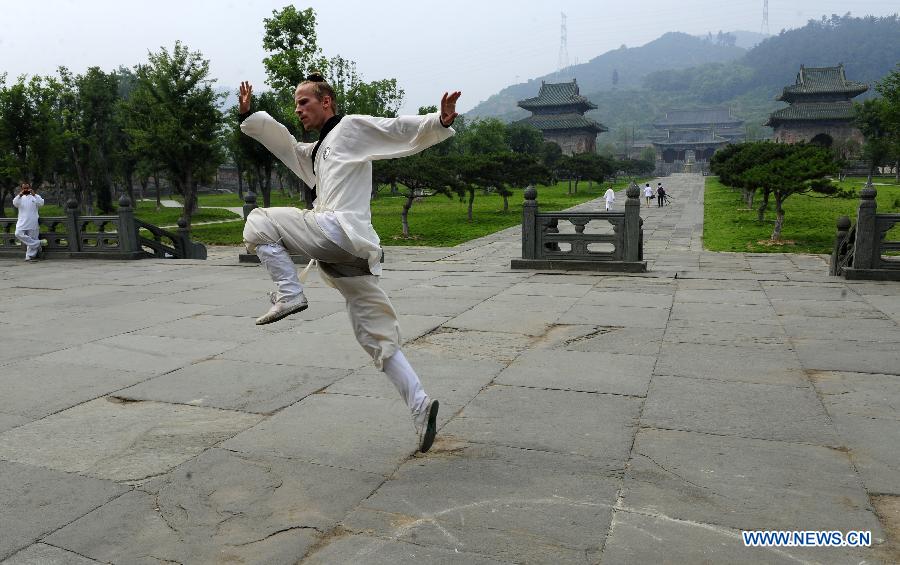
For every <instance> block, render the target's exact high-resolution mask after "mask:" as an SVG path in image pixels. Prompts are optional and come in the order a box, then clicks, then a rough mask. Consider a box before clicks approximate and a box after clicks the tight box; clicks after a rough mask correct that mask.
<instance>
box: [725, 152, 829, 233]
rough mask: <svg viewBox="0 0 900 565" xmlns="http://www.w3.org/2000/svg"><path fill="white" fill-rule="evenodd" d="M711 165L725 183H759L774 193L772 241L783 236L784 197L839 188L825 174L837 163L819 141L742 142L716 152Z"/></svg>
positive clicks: (734, 184) (760, 186) (753, 184)
mask: <svg viewBox="0 0 900 565" xmlns="http://www.w3.org/2000/svg"><path fill="white" fill-rule="evenodd" d="M720 153H721V156H719V154H720ZM712 166H713V172H715V173H716V174H719V179H720V180H721V181H722V182H723V183H724V184H727V185H729V186H737V187H741V186H751V187H759V188H760V189H761V190H763V193H764V194H765V195H768V194H772V195H773V196H774V197H775V227H774V229H773V230H772V236H771V238H772V240H773V241H777V240H779V239H781V233H782V229H783V227H784V201H785V200H786V199H787V198H788V197H790V196H791V195H793V194H806V193H810V192H816V193H819V194H823V195H826V196H831V195H835V194H836V193H837V192H838V189H837V188H836V187H835V186H834V185H832V184H831V183H830V182H829V180H828V179H827V178H826V177H827V176H828V175H832V174H834V173H836V172H837V170H838V163H837V162H836V161H835V160H834V156H833V154H832V153H831V151H829V150H828V149H826V148H823V147H819V146H817V145H810V144H805V143H800V144H795V145H790V144H786V143H772V142H768V141H766V142H755V143H742V144H737V145H735V146H732V147H726V148H725V149H723V150H722V151H720V152H719V153H717V154H716V155H715V156H714V158H713V164H712ZM766 197H767V196H766Z"/></svg>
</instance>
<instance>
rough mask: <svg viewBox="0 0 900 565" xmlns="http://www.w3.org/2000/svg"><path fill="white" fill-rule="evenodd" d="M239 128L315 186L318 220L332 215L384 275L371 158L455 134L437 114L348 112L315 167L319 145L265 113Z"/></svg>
mask: <svg viewBox="0 0 900 565" xmlns="http://www.w3.org/2000/svg"><path fill="white" fill-rule="evenodd" d="M241 131H242V132H244V133H245V134H247V135H249V136H250V137H252V138H253V139H255V140H257V141H259V142H260V143H262V144H263V145H264V146H265V147H266V148H267V149H268V150H269V151H271V152H272V154H274V155H275V156H276V157H278V159H279V160H281V162H282V163H284V164H285V166H287V167H288V168H289V169H291V170H292V171H294V173H296V174H297V176H299V177H300V178H301V179H303V182H305V183H306V184H308V185H309V186H315V187H316V200H315V202H313V210H314V211H315V212H316V220H317V222H319V225H323V223H324V224H327V223H328V219H329V217H333V218H334V219H336V220H337V222H338V224H339V225H340V228H341V230H343V232H344V234H346V236H347V241H348V242H349V244H350V245H351V246H352V249H347V251H349V252H351V253H353V254H354V255H356V256H357V257H361V258H364V259H366V260H367V261H368V263H369V270H370V271H371V272H372V274H373V275H379V274H381V246H380V245H379V239H378V234H377V233H375V229H374V228H373V227H372V209H371V207H370V204H369V200H370V197H371V194H372V161H374V160H376V159H392V158H396V157H406V156H407V155H412V154H414V153H418V152H420V151H422V150H424V149H427V148H428V147H431V146H432V145H434V144H436V143H440V142H441V141H444V140H445V139H448V138H449V137H451V136H452V135H453V134H454V133H455V132H454V131H453V129H452V128H445V127H444V126H442V125H441V122H440V115H439V114H438V113H432V114H427V115H424V116H400V117H399V118H376V117H373V116H359V115H349V116H344V117H343V118H342V119H341V121H340V122H339V123H338V124H337V125H336V126H335V127H334V129H332V130H331V131H330V132H329V133H328V135H327V136H325V139H324V140H323V141H322V144H321V145H320V146H319V150H318V151H317V152H316V162H315V169H313V162H312V159H311V155H312V151H313V148H314V147H315V146H316V144H315V143H298V142H297V140H296V139H295V138H294V136H292V135H291V133H290V132H289V131H288V129H287V128H286V127H284V126H283V125H282V124H280V123H278V122H277V121H275V119H274V118H273V117H272V116H270V115H269V114H267V113H266V112H255V113H254V114H252V115H250V116H249V117H248V118H247V119H245V120H244V121H243V122H242V123H241ZM314 170H315V172H313V171H314ZM332 214H333V216H332ZM320 216H321V217H322V221H319V220H320ZM325 231H326V233H327V232H328V230H327V229H325ZM336 243H338V242H336Z"/></svg>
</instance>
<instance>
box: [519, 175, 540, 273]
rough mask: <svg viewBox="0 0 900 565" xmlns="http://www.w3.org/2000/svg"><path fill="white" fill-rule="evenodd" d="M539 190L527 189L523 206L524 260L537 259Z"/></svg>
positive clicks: (530, 187)
mask: <svg viewBox="0 0 900 565" xmlns="http://www.w3.org/2000/svg"><path fill="white" fill-rule="evenodd" d="M537 211H538V207H537V189H535V188H534V187H533V186H529V187H528V188H526V189H525V203H524V204H523V205H522V258H523V259H536V258H537V239H538V238H537V229H538V226H537V224H536V221H535V220H536V216H537Z"/></svg>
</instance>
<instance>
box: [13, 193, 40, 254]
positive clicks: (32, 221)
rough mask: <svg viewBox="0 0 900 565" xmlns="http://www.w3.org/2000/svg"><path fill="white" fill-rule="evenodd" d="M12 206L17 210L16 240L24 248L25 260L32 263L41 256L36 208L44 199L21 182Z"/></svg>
mask: <svg viewBox="0 0 900 565" xmlns="http://www.w3.org/2000/svg"><path fill="white" fill-rule="evenodd" d="M12 203H13V206H15V207H16V209H18V210H19V212H18V217H17V219H16V239H18V240H19V241H21V242H22V245H24V246H25V260H26V261H33V260H35V259H39V258H40V256H41V240H40V234H41V228H40V225H39V219H40V215H39V214H38V208H40V207H41V206H43V205H44V199H43V198H41V197H40V195H38V194H37V193H36V192H35V191H34V190H32V188H31V184H30V183H28V182H27V181H25V182H22V185H21V188H20V189H19V194H17V195H16V197H15V198H13V201H12Z"/></svg>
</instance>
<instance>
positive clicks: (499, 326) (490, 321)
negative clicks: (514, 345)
mask: <svg viewBox="0 0 900 565" xmlns="http://www.w3.org/2000/svg"><path fill="white" fill-rule="evenodd" d="M535 298H536V297H531V296H524V295H518V296H517V297H516V299H514V300H509V299H503V300H499V299H491V300H487V301H485V302H482V303H481V304H478V305H477V306H475V307H474V308H472V309H470V310H467V311H466V312H463V313H462V314H460V315H459V316H456V317H455V318H453V319H451V320H450V321H448V322H447V323H446V324H444V325H445V326H446V327H450V328H457V329H462V330H475V331H487V332H511V333H521V334H525V335H531V336H537V335H542V334H543V333H544V332H545V331H547V328H548V327H549V326H551V325H552V324H554V323H555V322H556V320H557V318H559V317H560V315H561V314H562V313H563V312H565V311H566V310H567V309H568V308H569V307H570V306H571V305H572V304H573V303H574V302H575V299H574V298H555V297H554V298H552V299H542V300H534V299H535Z"/></svg>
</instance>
